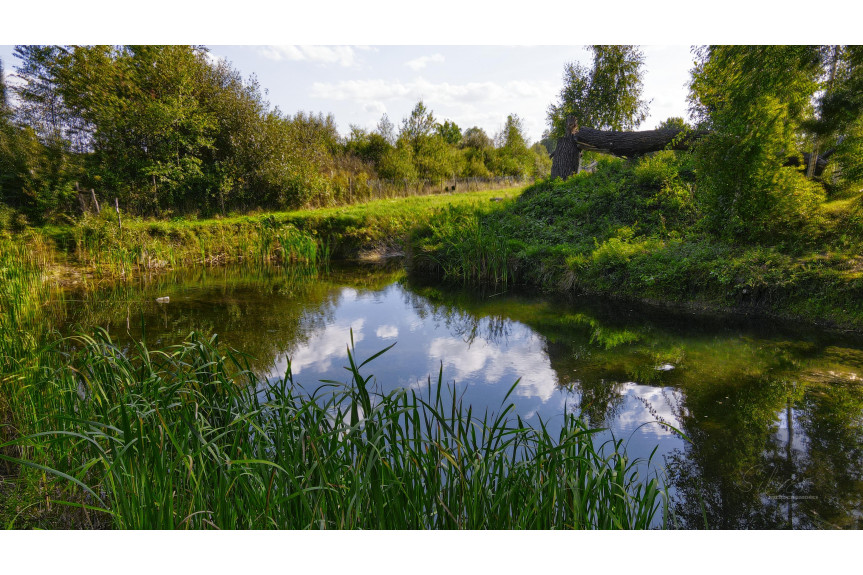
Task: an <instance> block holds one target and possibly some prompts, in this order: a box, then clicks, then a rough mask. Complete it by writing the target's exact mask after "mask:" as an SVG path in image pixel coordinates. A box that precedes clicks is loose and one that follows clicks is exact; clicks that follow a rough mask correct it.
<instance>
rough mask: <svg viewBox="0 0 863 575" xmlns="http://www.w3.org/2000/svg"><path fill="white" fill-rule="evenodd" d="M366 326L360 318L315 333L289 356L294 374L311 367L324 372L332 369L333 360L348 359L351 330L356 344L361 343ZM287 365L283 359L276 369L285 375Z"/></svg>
mask: <svg viewBox="0 0 863 575" xmlns="http://www.w3.org/2000/svg"><path fill="white" fill-rule="evenodd" d="M364 325H365V319H364V318H360V319H355V320H354V321H352V322H351V323H350V324H347V323H339V322H337V323H335V324H332V325H328V326H325V327H324V328H322V329H318V330H316V331H314V332H313V333H312V334H311V335H310V336H309V338H308V340H307V341H306V342H305V343H302V344H300V345H298V346H296V347H295V348H294V349H293V350H291V351H290V352H289V353H288V354H287V356H288V357H290V358H291V371H292V373H293V374H294V375H298V374H299V373H301V372H302V371H303V369H305V368H307V367H310V366H313V367H314V371H317V372H324V371H327V370H329V369H331V368H332V366H333V360H336V359H343V358H344V359H346V358H347V357H348V353H347V346H348V345H349V344H350V341H351V330H353V332H354V343H359V342H361V341H362V340H363V337H364V336H363V326H364ZM287 365H288V363H287V360H286V359H285V358H282V359H281V360H280V361H279V362H278V363H277V364H276V369H277V370H281V373H284V371H285V370H286V369H287ZM277 373H278V372H277Z"/></svg>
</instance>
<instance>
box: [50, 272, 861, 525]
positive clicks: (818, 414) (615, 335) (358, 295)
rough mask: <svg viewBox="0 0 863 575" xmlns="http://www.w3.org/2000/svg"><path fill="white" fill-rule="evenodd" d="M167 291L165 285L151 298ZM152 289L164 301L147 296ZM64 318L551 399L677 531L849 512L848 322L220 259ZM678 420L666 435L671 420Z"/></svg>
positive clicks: (301, 367)
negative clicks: (197, 335) (220, 263)
mask: <svg viewBox="0 0 863 575" xmlns="http://www.w3.org/2000/svg"><path fill="white" fill-rule="evenodd" d="M163 298H168V301H167V302H164V299H163ZM157 299H162V302H161V303H160V302H157V301H156V300H157ZM51 309H52V312H53V313H54V314H55V315H56V317H57V319H58V320H59V322H60V324H61V325H62V326H63V328H62V331H64V332H66V333H73V332H75V331H78V330H84V331H87V330H90V329H92V328H93V327H95V326H101V327H103V328H105V329H106V330H107V331H108V332H109V333H110V334H111V336H112V337H113V338H114V340H115V341H118V342H120V343H121V344H122V343H124V342H128V341H130V338H141V337H143V338H145V340H146V342H147V345H148V346H149V347H150V348H151V349H155V348H159V347H163V346H166V345H171V344H175V343H179V342H180V341H182V340H183V339H184V338H185V337H186V336H187V335H188V334H189V333H190V332H192V331H193V330H194V331H198V332H201V333H203V334H205V335H212V334H218V336H219V341H220V342H221V343H222V344H225V345H228V346H231V347H233V348H236V349H238V350H240V351H242V352H244V353H245V354H248V356H249V357H250V363H251V365H252V367H253V369H254V370H255V371H257V372H258V373H260V374H262V375H266V376H269V377H281V376H282V375H284V373H285V371H286V369H287V368H288V363H289V362H290V368H291V371H292V373H293V376H294V379H295V381H298V382H300V383H302V384H303V386H304V387H305V388H306V389H313V388H314V387H315V385H317V382H319V381H320V380H322V379H329V380H339V381H345V382H349V381H350V376H349V374H348V372H347V371H345V369H344V366H345V365H346V364H347V346H348V345H349V344H350V342H351V338H353V342H354V345H355V349H356V355H357V356H358V357H359V358H360V359H364V358H367V357H370V356H372V355H373V354H375V353H376V352H378V351H380V350H381V349H383V348H385V347H387V346H389V345H391V344H395V346H394V347H393V348H392V349H390V350H389V351H387V352H386V353H385V354H383V355H382V356H381V357H379V358H377V359H375V360H373V361H372V362H371V363H370V364H368V365H367V366H365V368H363V370H364V371H365V374H369V373H372V374H374V380H375V382H376V383H375V385H376V386H377V389H379V390H380V391H384V392H386V391H389V390H392V389H395V388H397V387H404V388H414V389H417V390H419V391H423V390H425V389H426V388H427V386H428V385H429V382H430V381H432V382H436V381H437V378H438V375H439V374H441V375H442V379H443V381H444V382H446V383H448V384H450V386H451V387H452V388H453V389H454V391H455V393H457V394H459V395H460V396H463V399H464V402H465V403H470V404H471V405H473V408H474V413H480V414H481V413H482V412H483V411H484V410H486V409H487V410H489V411H500V409H501V404H502V402H503V400H504V398H505V397H506V395H507V393H508V392H509V391H510V389H511V387H512V386H513V384H514V383H515V382H516V381H518V384H517V385H516V386H515V389H514V390H513V391H512V394H511V395H510V396H509V399H508V401H509V402H512V403H514V404H515V407H516V412H517V413H518V414H519V415H520V416H521V417H522V418H523V419H524V420H525V421H526V422H528V423H530V424H531V425H535V426H536V425H539V423H540V420H542V421H543V422H545V423H546V425H549V426H551V427H552V428H553V427H554V426H555V425H556V424H557V425H559V422H560V421H561V419H562V414H563V413H564V412H565V411H571V412H575V413H579V414H581V415H582V416H583V417H584V418H585V420H587V421H588V422H589V424H590V425H591V426H592V427H601V428H604V429H605V431H603V432H602V433H601V434H599V435H598V436H597V441H600V442H602V441H606V440H610V439H612V438H614V439H619V440H623V442H624V444H625V445H626V449H627V453H628V454H629V455H630V456H631V457H633V458H636V457H638V458H644V459H645V460H646V459H647V458H650V457H652V460H651V465H650V466H647V465H646V463H645V464H643V465H641V467H640V470H641V473H643V474H644V475H647V474H656V473H658V474H660V477H662V478H663V480H664V481H665V482H666V483H667V484H668V485H669V487H670V492H671V494H672V496H673V500H672V505H671V509H672V511H673V513H674V521H675V522H676V525H678V526H680V527H684V528H703V527H704V526H705V524H706V525H707V526H709V527H710V528H711V529H717V528H724V529H741V528H750V529H751V528H789V527H793V528H837V527H838V528H861V527H863V338H861V337H859V336H851V335H848V334H841V333H832V332H828V331H824V330H817V329H814V328H809V327H801V326H799V325H795V324H791V323H785V324H783V323H777V322H773V321H765V320H759V321H754V320H746V319H741V318H739V317H717V316H710V315H692V314H681V313H671V312H668V311H666V310H662V309H655V308H649V307H645V306H636V305H634V304H627V303H621V302H608V301H597V300H594V299H590V298H575V297H571V298H565V297H549V296H542V295H539V294H536V293H524V292H519V291H517V290H510V291H506V292H491V291H488V292H481V291H480V292H478V291H476V290H460V289H454V288H449V287H445V286H442V285H440V284H434V283H426V282H423V281H420V280H416V279H411V278H409V277H407V276H406V275H405V273H404V272H403V271H402V269H401V267H399V266H398V265H393V266H370V265H365V266H362V265H351V266H336V267H333V268H332V269H330V270H328V271H327V272H326V273H323V272H321V273H309V272H303V271H302V270H291V269H288V270H284V269H279V268H272V269H248V268H242V267H226V268H214V269H205V270H196V271H192V272H184V273H173V274H167V275H160V276H157V277H155V278H151V279H145V280H142V281H139V282H137V283H134V284H120V285H118V284H113V285H108V286H105V287H103V288H100V289H96V290H87V291H75V290H69V291H66V292H64V293H63V295H62V297H60V298H58V299H57V301H54V302H53V303H52V306H51ZM678 430H679V431H678Z"/></svg>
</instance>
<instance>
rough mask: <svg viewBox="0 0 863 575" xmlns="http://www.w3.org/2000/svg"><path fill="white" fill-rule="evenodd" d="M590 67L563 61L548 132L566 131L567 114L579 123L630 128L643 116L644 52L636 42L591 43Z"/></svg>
mask: <svg viewBox="0 0 863 575" xmlns="http://www.w3.org/2000/svg"><path fill="white" fill-rule="evenodd" d="M588 50H590V51H591V52H592V53H593V67H592V68H591V69H588V68H586V67H585V66H582V65H581V64H579V63H577V62H570V63H568V64H567V65H566V68H565V69H564V74H563V88H562V89H561V91H560V94H559V96H558V101H557V102H556V103H553V104H551V105H550V106H549V108H548V122H549V126H550V128H551V135H552V136H554V137H562V136H565V135H568V134H567V133H566V123H567V118H569V117H574V118H575V119H576V121H577V124H578V125H579V126H586V127H592V128H597V129H610V130H630V129H632V128H635V127H637V126H638V125H639V124H640V123H641V122H642V121H643V120H644V119H645V118H646V117H647V109H648V102H647V101H645V100H643V99H642V92H643V91H644V86H643V76H644V71H643V69H642V67H643V65H644V54H643V53H642V52H641V51H640V50H639V49H638V48H637V47H635V46H590V47H589V48H588Z"/></svg>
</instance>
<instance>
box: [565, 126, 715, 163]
mask: <svg viewBox="0 0 863 575" xmlns="http://www.w3.org/2000/svg"><path fill="white" fill-rule="evenodd" d="M681 132H683V130H678V129H675V128H670V129H664V130H643V131H641V132H615V131H611V130H594V129H593V128H581V129H580V130H578V131H577V132H575V133H574V134H573V135H572V137H573V139H575V141H576V144H577V145H578V147H579V148H580V149H582V150H597V151H600V152H608V153H610V154H614V155H615V156H625V157H629V156H640V155H641V154H647V153H649V152H658V151H660V150H664V149H667V148H668V149H673V150H685V149H688V148H689V147H690V146H692V142H693V141H694V140H695V139H696V138H697V137H698V136H700V135H701V133H698V132H693V133H690V134H688V135H684V136H683V137H681V138H678V140H677V141H675V138H677V136H679V135H680V134H681Z"/></svg>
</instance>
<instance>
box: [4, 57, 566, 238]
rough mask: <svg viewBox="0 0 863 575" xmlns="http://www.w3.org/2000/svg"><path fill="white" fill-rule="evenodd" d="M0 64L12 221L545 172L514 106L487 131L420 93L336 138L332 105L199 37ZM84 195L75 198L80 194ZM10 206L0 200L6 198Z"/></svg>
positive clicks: (275, 204)
mask: <svg viewBox="0 0 863 575" xmlns="http://www.w3.org/2000/svg"><path fill="white" fill-rule="evenodd" d="M15 56H16V58H17V60H18V61H17V62H16V66H15V72H16V76H17V77H18V79H19V82H16V83H15V85H12V86H9V85H6V84H5V83H4V75H3V73H2V63H0V204H2V205H0V210H4V211H5V212H6V215H7V219H8V215H9V214H10V213H12V212H14V214H15V219H17V221H18V222H19V223H22V224H23V223H24V222H29V223H34V224H36V223H45V222H52V221H62V220H64V219H67V218H68V216H70V215H74V214H75V213H80V211H81V209H82V205H85V203H84V202H83V201H82V198H83V197H87V198H89V196H90V192H89V190H91V189H92V190H95V195H96V196H97V197H99V198H100V199H102V200H106V199H107V200H109V201H112V203H113V198H115V197H116V198H118V199H119V202H120V204H121V206H122V207H123V209H125V210H128V211H131V212H133V213H136V214H141V215H160V216H169V215H172V214H174V215H179V214H189V213H201V214H214V213H224V212H226V211H231V210H248V209H254V208H295V207H302V206H320V205H335V204H339V203H343V202H346V201H350V199H351V197H352V195H353V194H354V191H355V189H354V186H355V185H357V183H363V182H370V181H373V180H392V181H398V182H405V181H407V182H410V183H413V182H440V183H441V184H443V186H446V183H445V182H446V181H447V180H450V181H452V180H455V179H457V178H497V177H515V178H518V179H525V178H540V177H545V176H546V175H547V174H548V172H549V170H550V166H551V160H550V158H549V156H548V153H547V151H546V149H545V148H544V147H543V146H542V145H541V144H539V143H537V144H534V145H533V146H529V142H528V141H527V138H526V137H525V135H524V129H523V125H522V122H521V120H520V119H519V117H518V116H516V115H515V114H513V115H510V116H509V117H508V118H507V119H506V121H505V124H504V127H503V129H502V130H501V132H500V133H499V134H496V135H495V137H494V139H492V138H491V137H489V135H488V134H486V133H485V132H484V131H483V130H482V129H481V128H478V127H472V128H468V129H466V130H464V131H462V129H461V128H460V127H459V126H457V125H456V124H455V123H453V122H451V121H449V120H446V121H444V122H443V123H440V122H438V121H437V120H436V119H435V117H434V115H433V113H432V111H431V110H429V109H428V108H427V107H426V106H425V104H424V103H423V102H422V101H420V102H418V103H417V104H416V106H415V107H414V109H413V111H412V112H411V114H410V116H409V117H407V118H404V119H403V120H402V122H401V126H400V127H399V128H398V129H397V128H396V126H394V125H393V123H392V122H391V121H390V119H389V118H388V117H387V116H386V115H384V116H383V117H382V118H381V120H380V122H379V123H378V125H377V128H376V129H375V130H374V131H367V130H364V129H362V128H359V127H356V126H351V128H350V134H349V136H347V137H346V138H344V137H341V136H340V135H339V132H338V131H337V127H336V121H335V118H334V117H333V116H332V115H326V116H325V115H323V114H311V113H304V112H298V113H296V114H294V115H289V114H286V113H284V112H282V111H281V110H279V109H278V108H277V107H273V106H271V105H270V103H269V102H268V101H267V100H266V99H265V97H264V94H263V92H262V89H261V87H260V86H259V84H258V83H257V81H256V80H255V78H254V76H253V77H251V78H248V79H244V78H243V77H242V76H241V75H240V73H239V72H238V71H237V70H236V69H234V68H233V67H232V66H231V64H230V63H228V62H226V61H224V60H220V59H215V58H212V57H211V56H210V55H209V54H208V52H207V50H206V49H205V48H203V47H198V46H17V47H16V48H15ZM79 194H81V196H82V198H79V197H78V196H79ZM4 205H5V207H4Z"/></svg>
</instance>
